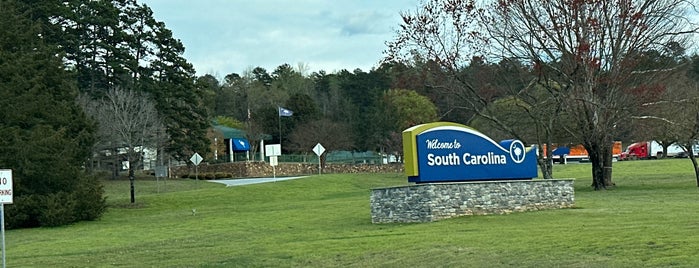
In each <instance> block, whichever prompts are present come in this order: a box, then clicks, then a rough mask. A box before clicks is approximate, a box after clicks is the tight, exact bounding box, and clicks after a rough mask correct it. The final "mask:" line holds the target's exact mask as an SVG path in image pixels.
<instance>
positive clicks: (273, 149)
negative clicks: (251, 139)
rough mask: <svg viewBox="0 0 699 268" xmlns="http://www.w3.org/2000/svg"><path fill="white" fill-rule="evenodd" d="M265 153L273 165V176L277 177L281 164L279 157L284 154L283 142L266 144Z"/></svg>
mask: <svg viewBox="0 0 699 268" xmlns="http://www.w3.org/2000/svg"><path fill="white" fill-rule="evenodd" d="M265 155H266V156H267V157H269V165H270V166H272V176H273V178H275V179H276V178H277V165H278V164H279V162H278V159H277V157H278V156H280V155H282V145H281V144H267V145H265Z"/></svg>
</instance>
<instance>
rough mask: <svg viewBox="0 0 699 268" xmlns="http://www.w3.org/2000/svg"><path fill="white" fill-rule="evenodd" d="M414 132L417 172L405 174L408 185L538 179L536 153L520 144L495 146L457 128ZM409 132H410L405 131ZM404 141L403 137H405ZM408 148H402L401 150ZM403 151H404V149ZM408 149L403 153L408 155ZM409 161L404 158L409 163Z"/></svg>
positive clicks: (437, 127) (473, 132)
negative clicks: (409, 183) (412, 183)
mask: <svg viewBox="0 0 699 268" xmlns="http://www.w3.org/2000/svg"><path fill="white" fill-rule="evenodd" d="M432 124H434V125H435V127H431V128H427V129H424V127H422V128H419V127H418V128H417V129H418V130H420V131H419V132H417V133H415V132H413V135H415V136H414V139H412V140H414V141H415V144H414V150H415V151H416V152H412V155H413V157H414V158H415V159H414V160H416V161H414V162H415V163H414V164H416V168H417V170H413V171H412V172H411V171H408V170H407V169H408V168H409V167H408V162H407V161H406V173H407V174H408V175H409V177H408V180H409V181H410V182H417V183H424V182H444V181H473V180H514V179H531V178H535V177H537V168H536V150H534V149H533V147H530V148H527V147H525V146H524V144H523V143H522V142H521V141H519V140H505V141H501V142H500V143H497V142H495V141H493V140H492V139H490V138H489V137H487V136H485V135H483V134H482V133H480V132H478V131H476V130H475V129H472V128H468V127H466V126H463V125H458V124H453V123H451V124H446V125H445V124H439V123H432ZM422 129H424V130H422ZM407 131H411V129H408V130H406V132H407ZM404 139H405V137H404ZM405 145H407V144H404V146H405ZM404 149H405V148H404ZM410 150H411V149H408V150H406V151H405V152H406V153H409V151H410ZM408 158H409V157H406V160H408Z"/></svg>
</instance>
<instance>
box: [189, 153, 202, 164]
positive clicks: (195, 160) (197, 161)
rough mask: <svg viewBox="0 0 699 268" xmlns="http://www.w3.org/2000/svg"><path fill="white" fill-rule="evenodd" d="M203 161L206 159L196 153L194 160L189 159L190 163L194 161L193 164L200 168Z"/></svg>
mask: <svg viewBox="0 0 699 268" xmlns="http://www.w3.org/2000/svg"><path fill="white" fill-rule="evenodd" d="M201 160H204V158H202V157H201V155H199V153H194V155H193V156H192V158H190V159H189V161H192V163H194V165H195V166H198V165H199V163H201Z"/></svg>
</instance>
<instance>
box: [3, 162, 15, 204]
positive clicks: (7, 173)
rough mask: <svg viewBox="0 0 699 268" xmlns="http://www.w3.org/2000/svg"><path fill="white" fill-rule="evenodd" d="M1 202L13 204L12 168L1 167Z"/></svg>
mask: <svg viewBox="0 0 699 268" xmlns="http://www.w3.org/2000/svg"><path fill="white" fill-rule="evenodd" d="M0 203H2V204H12V170H11V169H0Z"/></svg>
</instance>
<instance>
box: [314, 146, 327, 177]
mask: <svg viewBox="0 0 699 268" xmlns="http://www.w3.org/2000/svg"><path fill="white" fill-rule="evenodd" d="M313 152H314V153H316V155H317V156H318V175H320V156H321V155H322V154H323V153H324V152H325V147H323V145H321V144H320V143H318V144H316V146H315V147H313Z"/></svg>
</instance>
